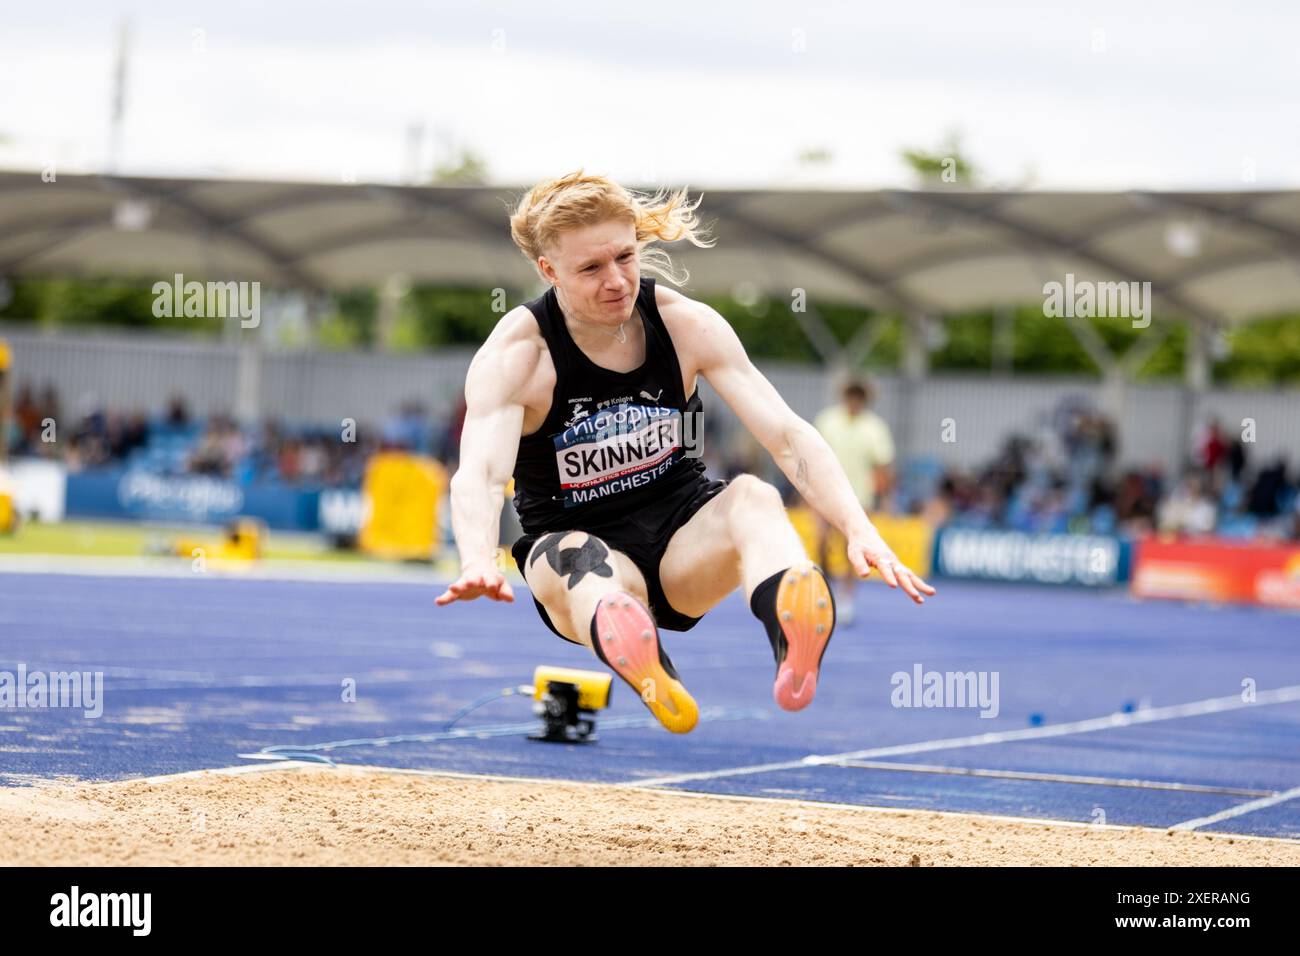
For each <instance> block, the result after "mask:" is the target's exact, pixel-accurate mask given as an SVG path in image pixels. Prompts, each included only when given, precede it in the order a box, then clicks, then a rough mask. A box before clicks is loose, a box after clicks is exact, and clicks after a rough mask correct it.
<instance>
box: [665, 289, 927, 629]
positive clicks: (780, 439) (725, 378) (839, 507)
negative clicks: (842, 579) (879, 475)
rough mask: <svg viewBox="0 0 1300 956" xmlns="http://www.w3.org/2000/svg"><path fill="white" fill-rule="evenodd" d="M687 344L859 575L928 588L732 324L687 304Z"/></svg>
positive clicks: (917, 597)
mask: <svg viewBox="0 0 1300 956" xmlns="http://www.w3.org/2000/svg"><path fill="white" fill-rule="evenodd" d="M694 305H695V306H696V309H695V310H694V322H693V325H695V328H694V329H693V331H694V332H695V335H694V336H693V339H692V346H691V348H692V351H693V352H694V353H695V354H696V355H698V356H699V364H700V374H702V375H703V376H704V377H705V378H706V379H708V381H709V384H710V385H712V386H713V387H714V389H716V390H717V393H718V394H719V395H721V396H722V399H723V401H725V402H726V403H727V404H728V405H729V406H731V409H732V411H734V412H735V413H736V415H737V417H739V418H740V420H741V422H742V423H743V424H744V425H745V427H746V428H748V429H749V431H750V432H751V433H752V434H753V436H754V437H755V438H756V439H757V440H758V442H759V444H761V445H762V446H763V447H764V448H766V449H767V451H768V453H769V454H770V455H771V456H772V458H773V460H774V461H775V462H776V464H777V466H778V467H780V469H781V470H782V471H783V472H785V475H786V477H787V478H789V479H790V482H791V483H792V484H793V485H794V486H795V488H797V489H798V490H799V493H800V494H801V495H803V497H804V500H805V501H807V502H808V504H809V506H810V507H812V508H813V509H814V510H815V511H816V512H817V513H818V514H820V515H821V516H822V517H823V518H825V519H826V520H827V521H828V522H830V523H831V524H832V525H834V526H835V527H836V528H838V529H839V530H840V531H841V532H842V533H843V535H844V537H845V538H846V539H847V541H848V558H849V562H850V563H851V564H852V566H853V569H854V571H855V572H857V574H858V576H859V577H864V578H865V577H866V576H867V575H869V574H870V573H871V569H872V568H873V567H874V568H876V569H877V570H879V571H880V575H881V577H882V578H884V579H885V582H886V583H887V584H888V585H889V586H890V587H902V589H903V590H904V591H906V592H907V593H908V594H909V595H910V596H911V598H912V600H914V601H916V602H917V603H918V604H922V603H924V601H925V599H924V598H923V597H922V596H921V595H922V593H924V594H934V593H935V590H934V588H932V587H930V585H928V584H926V583H925V581H923V580H922V579H921V577H920V576H919V575H917V574H915V573H914V572H913V571H911V570H910V569H909V568H907V567H906V566H905V565H904V564H903V563H902V562H901V561H899V560H898V557H897V556H896V555H895V554H894V552H893V550H892V549H891V548H890V547H889V545H887V544H886V543H885V541H884V539H883V538H881V536H880V532H879V531H877V530H876V528H875V526H874V525H873V524H872V523H871V519H870V518H868V517H867V513H866V512H865V511H864V510H863V509H862V505H861V504H859V502H858V499H857V496H856V495H855V494H854V493H853V486H852V485H851V484H850V483H849V478H848V476H847V475H846V474H845V473H844V469H843V468H842V467H841V466H840V463H839V460H838V459H837V458H836V457H835V452H833V451H832V450H831V447H830V446H829V445H828V444H826V440H825V439H824V438H822V436H821V434H820V433H819V432H818V431H817V429H816V428H814V427H813V426H812V425H811V424H810V423H809V422H807V421H805V420H804V419H802V418H800V417H799V416H798V415H796V414H795V412H794V410H793V409H791V408H790V406H789V405H787V404H786V401H785V399H783V398H782V397H781V393H780V392H778V391H777V390H776V388H775V387H773V385H772V383H771V382H769V381H768V380H767V377H766V376H765V375H763V373H762V372H760V371H759V370H758V369H757V368H755V367H754V363H753V362H751V361H750V360H749V356H748V355H747V354H746V352H745V347H744V345H742V344H741V341H740V339H739V337H737V335H736V331H735V329H733V328H732V327H731V324H730V323H729V322H727V320H726V319H724V318H723V317H722V316H721V315H720V314H719V313H718V312H717V311H716V310H715V309H713V308H712V307H710V306H708V305H705V304H704V303H702V302H697V303H694Z"/></svg>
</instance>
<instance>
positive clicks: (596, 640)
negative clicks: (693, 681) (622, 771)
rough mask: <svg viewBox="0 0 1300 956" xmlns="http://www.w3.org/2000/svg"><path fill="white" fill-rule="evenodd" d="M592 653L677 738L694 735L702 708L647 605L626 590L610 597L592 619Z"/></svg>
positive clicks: (597, 608)
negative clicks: (661, 638) (685, 683)
mask: <svg viewBox="0 0 1300 956" xmlns="http://www.w3.org/2000/svg"><path fill="white" fill-rule="evenodd" d="M591 637H592V650H594V651H595V652H596V656H597V657H599V658H600V659H601V660H602V661H604V662H605V664H607V665H608V666H609V668H610V670H612V671H613V672H614V673H615V674H617V675H618V676H619V677H621V678H623V680H624V681H626V682H627V683H628V685H629V686H630V687H631V688H632V689H633V690H634V691H636V692H637V694H638V695H639V696H640V698H641V701H642V703H644V704H645V705H646V707H648V708H649V709H650V713H652V714H654V716H655V719H656V720H658V721H659V723H661V724H663V725H664V727H666V728H667V729H668V730H671V731H672V732H673V733H675V734H685V733H689V732H690V731H691V730H692V729H693V728H694V727H695V724H696V722H697V721H698V720H699V719H700V710H699V707H698V706H697V705H696V703H695V699H694V698H693V697H691V695H690V694H689V693H687V690H686V688H685V687H683V686H682V683H681V680H680V679H679V678H678V676H677V671H676V670H675V669H674V668H673V664H672V661H670V660H669V659H668V655H667V654H665V653H664V650H663V647H662V646H661V645H660V644H659V629H658V628H657V627H655V622H654V618H653V617H651V616H650V611H649V610H647V609H646V606H645V605H644V604H642V603H641V602H640V601H639V600H637V599H636V598H635V597H634V596H632V595H631V594H629V593H628V592H626V591H614V592H612V593H610V594H607V595H605V596H604V597H602V598H601V599H600V602H599V603H598V604H597V605H596V613H595V614H594V615H593V616H592V619H591Z"/></svg>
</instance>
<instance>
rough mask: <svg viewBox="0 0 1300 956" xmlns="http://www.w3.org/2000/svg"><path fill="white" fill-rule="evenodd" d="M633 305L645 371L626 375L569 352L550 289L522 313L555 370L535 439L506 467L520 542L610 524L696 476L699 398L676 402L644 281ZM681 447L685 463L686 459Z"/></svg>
mask: <svg viewBox="0 0 1300 956" xmlns="http://www.w3.org/2000/svg"><path fill="white" fill-rule="evenodd" d="M636 301H637V313H638V314H639V315H640V316H641V318H642V325H643V326H644V327H645V362H643V363H642V365H641V366H640V367H639V368H636V369H633V370H632V371H630V372H614V371H611V370H609V369H607V368H602V367H601V366H599V365H597V364H596V363H595V362H593V361H592V360H591V359H589V358H588V357H587V356H586V355H585V354H584V353H583V352H582V350H581V349H579V348H578V346H577V343H575V342H574V341H573V337H572V336H571V335H569V331H568V329H567V328H566V326H565V324H564V315H563V314H562V313H561V311H560V307H559V303H558V302H557V300H556V295H555V288H554V287H553V286H552V287H551V288H550V289H548V290H547V291H546V293H545V294H543V295H541V296H538V297H537V298H536V299H533V300H532V301H530V302H526V303H524V304H525V305H527V306H528V308H529V310H530V311H531V312H532V313H533V315H534V316H535V317H536V318H537V324H538V326H539V327H540V328H541V331H542V335H543V336H544V337H545V339H546V345H547V347H548V348H549V349H550V353H551V361H552V362H553V363H554V365H555V390H554V392H553V393H552V395H551V409H550V411H549V412H548V413H547V416H546V420H545V421H544V422H542V425H541V427H540V428H538V429H537V431H535V432H532V433H531V434H528V435H524V436H523V437H521V438H520V440H519V453H518V457H517V458H516V461H515V471H514V478H515V498H514V502H515V510H516V511H517V512H518V513H519V520H520V524H521V525H522V526H523V529H524V531H525V532H526V533H529V534H541V533H543V532H547V531H561V530H567V529H573V528H579V529H590V528H592V527H594V526H600V525H608V524H610V523H615V522H617V521H618V520H619V519H620V518H621V517H624V516H626V515H628V514H629V513H631V512H634V511H636V510H637V509H638V508H641V507H644V506H645V505H646V504H647V503H649V502H651V501H655V500H657V499H658V498H659V497H660V496H661V495H665V494H668V493H671V492H673V491H676V490H678V489H680V488H683V487H685V486H687V485H689V484H691V483H692V482H698V481H699V480H700V479H701V478H702V476H703V475H704V460H703V459H702V458H700V457H698V450H699V441H700V437H701V427H702V424H703V419H702V417H701V414H700V413H701V412H702V411H703V405H702V403H701V401H700V395H699V388H698V387H697V388H696V389H695V391H694V392H693V393H692V394H691V396H690V399H689V400H688V399H687V398H686V396H685V395H684V394H683V386H682V371H681V367H680V365H679V364H678V361H677V352H676V350H675V349H674V348H673V342H672V338H671V337H670V336H669V335H668V329H667V328H666V327H665V326H664V320H663V317H662V316H661V315H660V314H659V308H658V306H657V305H656V304H655V280H654V279H653V278H649V277H642V278H641V289H640V292H639V293H638V294H637V300H636ZM687 419H690V420H687ZM684 425H685V428H684V427H683V426H684ZM687 445H690V446H694V447H695V449H696V455H695V456H692V457H688V456H687V454H686V447H685V446H687Z"/></svg>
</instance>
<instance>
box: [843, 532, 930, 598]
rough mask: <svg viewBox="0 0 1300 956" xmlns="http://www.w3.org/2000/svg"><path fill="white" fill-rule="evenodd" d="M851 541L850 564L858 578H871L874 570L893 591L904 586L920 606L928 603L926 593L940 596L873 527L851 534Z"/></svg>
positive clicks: (849, 538)
mask: <svg viewBox="0 0 1300 956" xmlns="http://www.w3.org/2000/svg"><path fill="white" fill-rule="evenodd" d="M848 542H849V544H848V550H847V554H848V559H849V564H850V565H851V566H852V568H853V570H854V572H855V573H856V574H857V576H858V577H860V578H867V577H870V576H871V569H872V568H875V569H876V570H877V571H879V572H880V576H881V577H882V578H884V579H885V583H886V584H888V585H889V586H890V587H891V588H899V587H901V588H902V589H903V590H904V591H906V592H907V594H908V596H909V597H910V598H911V599H912V600H913V601H915V602H916V603H917V604H924V603H925V598H923V597H921V595H922V594H923V593H924V594H930V595H933V594H936V593H937V592H936V591H935V589H934V588H932V587H930V585H928V584H926V583H925V581H924V580H923V579H922V578H921V576H920V575H919V574H917V573H916V572H915V571H913V570H912V569H911V568H909V567H908V566H907V565H905V564H903V562H902V561H899V560H898V555H896V554H894V552H893V550H892V549H891V548H890V547H889V545H887V544H885V539H884V538H882V537H881V536H880V532H879V531H877V530H876V529H875V527H874V526H872V525H868V526H867V527H866V529H865V530H862V531H859V532H857V533H855V534H851V535H849V536H848Z"/></svg>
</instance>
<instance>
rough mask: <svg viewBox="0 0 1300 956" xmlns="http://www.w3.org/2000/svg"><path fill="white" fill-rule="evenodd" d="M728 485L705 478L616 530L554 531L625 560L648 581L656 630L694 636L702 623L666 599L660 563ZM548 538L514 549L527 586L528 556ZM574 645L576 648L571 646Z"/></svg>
mask: <svg viewBox="0 0 1300 956" xmlns="http://www.w3.org/2000/svg"><path fill="white" fill-rule="evenodd" d="M727 484H728V483H727V482H726V481H724V480H721V479H709V478H704V477H701V478H699V480H697V481H694V482H692V483H690V484H688V485H686V486H685V487H683V488H679V489H678V490H677V491H674V492H672V493H671V494H668V495H666V496H663V497H661V498H658V499H656V500H655V501H654V503H653V504H650V505H648V506H646V507H644V508H638V509H637V510H636V511H634V512H632V513H630V514H627V515H625V516H624V517H622V518H620V519H619V522H618V523H617V524H614V525H610V524H604V525H593V526H591V527H575V528H557V529H555V530H557V531H586V532H589V533H590V534H593V535H595V536H596V537H598V538H600V539H601V540H602V541H604V542H605V543H606V544H608V545H609V546H610V547H611V548H614V549H616V550H618V551H622V552H623V553H624V554H626V555H627V556H628V557H629V558H630V559H631V560H632V563H633V564H635V565H636V566H637V568H638V569H639V570H640V572H641V574H642V576H643V577H644V578H645V584H646V596H647V597H648V598H649V599H650V613H651V614H653V615H654V619H655V624H657V625H658V626H659V627H661V628H663V629H665V630H669V631H689V630H690V629H691V628H693V627H694V626H695V625H696V624H698V623H699V621H700V618H698V617H687V616H686V615H685V614H681V613H679V612H677V611H676V610H674V609H673V608H672V606H671V605H669V603H668V599H667V598H666V597H665V596H664V589H663V585H662V584H660V582H659V562H660V560H661V559H662V558H663V556H664V552H665V551H667V550H668V541H669V539H671V538H672V536H673V534H674V532H676V531H677V529H678V528H680V527H681V526H682V525H684V524H686V522H687V521H689V520H690V519H691V516H692V515H694V514H695V512H697V511H699V510H700V508H702V507H703V506H704V505H705V503H706V502H708V501H709V499H710V498H712V497H713V496H714V495H716V494H718V492H720V491H722V489H723V488H725V487H727ZM547 534H550V532H549V531H543V532H541V533H539V534H525V535H524V536H523V537H521V538H520V539H519V540H518V541H516V542H515V543H514V544H513V545H512V546H511V548H510V553H511V554H512V555H513V556H514V559H515V564H516V565H517V566H518V567H519V573H520V574H522V575H524V580H525V581H527V580H528V573H527V571H526V570H525V569H524V562H525V561H527V560H528V552H529V551H531V550H532V547H533V544H534V543H536V541H537V539H538V538H541V537H544V536H545V535H547ZM533 603H534V604H535V605H537V613H538V614H540V615H541V616H542V620H543V621H545V622H546V626H547V627H549V628H550V629H551V630H552V631H555V633H556V635H558V636H559V637H562V638H564V640H566V641H567V640H569V638H567V637H564V635H563V634H560V632H559V631H558V630H556V628H555V625H554V624H552V623H551V616H550V615H549V614H547V613H546V608H544V607H543V606H542V602H541V601H539V600H537V598H533ZM570 643H575V644H576V643H577V642H576V641H570Z"/></svg>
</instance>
